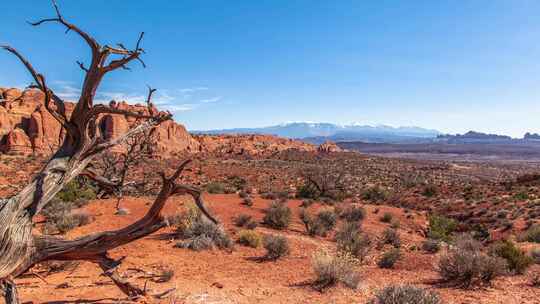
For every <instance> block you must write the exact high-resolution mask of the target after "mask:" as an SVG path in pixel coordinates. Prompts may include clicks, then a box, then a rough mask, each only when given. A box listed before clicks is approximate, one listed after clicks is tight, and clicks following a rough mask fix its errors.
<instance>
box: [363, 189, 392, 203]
mask: <svg viewBox="0 0 540 304" xmlns="http://www.w3.org/2000/svg"><path fill="white" fill-rule="evenodd" d="M362 198H363V199H365V200H366V201H370V202H373V203H377V202H381V201H385V200H386V199H387V198H388V193H387V192H386V191H385V190H383V189H382V188H380V187H379V186H375V187H371V188H368V189H367V190H365V191H364V192H363V193H362Z"/></svg>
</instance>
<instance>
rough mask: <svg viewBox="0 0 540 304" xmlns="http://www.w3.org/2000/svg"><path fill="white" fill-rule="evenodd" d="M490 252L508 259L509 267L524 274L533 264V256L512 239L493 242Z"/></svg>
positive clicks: (512, 270) (517, 272) (514, 271)
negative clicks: (518, 246)
mask: <svg viewBox="0 0 540 304" xmlns="http://www.w3.org/2000/svg"><path fill="white" fill-rule="evenodd" d="M489 252H490V254H491V255H493V256H497V257H500V258H503V259H505V260H506V263H507V265H508V269H509V270H510V271H511V272H513V273H516V274H523V273H524V272H525V270H527V268H528V267H529V266H531V265H532V263H533V259H532V257H530V256H528V255H527V254H525V252H524V251H522V250H521V249H519V248H517V247H516V245H515V244H514V243H513V242H512V241H510V240H504V241H501V242H498V243H495V244H493V246H492V247H491V248H490V250H489Z"/></svg>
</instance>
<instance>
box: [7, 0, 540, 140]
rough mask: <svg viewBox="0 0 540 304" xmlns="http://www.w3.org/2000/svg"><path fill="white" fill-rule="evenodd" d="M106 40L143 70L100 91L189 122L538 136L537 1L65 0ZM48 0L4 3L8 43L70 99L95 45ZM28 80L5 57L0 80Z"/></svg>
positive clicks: (194, 125)
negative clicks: (133, 50) (150, 102)
mask: <svg viewBox="0 0 540 304" xmlns="http://www.w3.org/2000/svg"><path fill="white" fill-rule="evenodd" d="M59 4H60V7H61V9H62V11H63V14H64V16H65V18H66V19H68V20H70V21H72V22H74V23H76V24H78V25H79V26H80V27H81V28H83V29H85V30H87V31H88V32H90V33H92V34H93V35H94V36H95V37H96V38H97V39H98V40H99V41H100V42H102V43H104V44H105V43H109V44H114V43H117V42H123V43H125V44H126V45H132V44H134V43H135V40H136V39H137V36H138V33H139V32H140V31H145V32H146V36H145V40H144V42H143V46H144V48H145V49H146V50H147V54H146V55H145V57H144V59H145V61H146V63H147V65H148V68H146V69H143V68H141V67H140V66H138V65H137V64H134V65H133V66H132V71H131V72H127V71H118V72H115V73H114V74H111V75H110V76H108V77H107V78H106V79H105V81H104V83H103V86H102V87H101V89H100V92H99V94H98V99H100V100H103V101H105V100H109V99H111V98H115V99H117V100H118V99H127V100H129V101H142V100H143V99H144V97H143V96H144V95H145V94H146V91H145V90H146V84H150V85H152V86H153V87H155V88H158V89H159V92H160V93H159V94H158V95H157V96H156V97H157V98H156V102H157V103H159V104H160V105H161V106H162V107H163V108H166V109H170V110H173V111H174V112H175V118H176V120H177V121H179V122H181V123H184V124H185V125H186V126H187V127H188V128H189V129H199V130H200V129H213V128H232V127H257V126H267V125H273V124H278V123H282V122H287V121H318V122H334V123H350V122H361V123H366V124H389V125H394V126H399V125H415V126H422V127H429V128H436V129H439V130H441V131H443V132H451V133H455V132H459V133H462V132H465V131H467V130H470V129H474V130H477V131H484V132H495V133H504V134H509V135H514V136H522V135H523V133H524V132H526V131H535V132H540V17H539V16H540V1H535V0H504V1H502V0H485V1H481V0H471V1H466V0H463V1H450V0H448V1H442V0H440V1H431V0H425V1H412V0H411V1H397V0H388V1H384V0H373V1H360V0H354V1H353V0H337V1H317V0H303V1H300V0H258V1H252V0H235V1H227V0H221V1H217V0H215V1H214V0H191V1H187V0H185V1H164V0H137V1H129V2H128V1H110V0H108V1H105V0H92V1H66V0H59ZM52 16H54V11H53V9H52V7H51V6H50V4H49V2H48V1H45V0H42V1H35V0H34V1H32V0H19V1H6V3H3V4H2V18H0V44H1V43H8V44H10V45H12V46H14V47H16V48H18V49H19V50H20V51H21V52H23V53H24V54H25V55H26V56H27V57H28V58H29V59H30V60H31V61H32V62H33V63H34V65H35V67H36V68H37V69H38V70H40V71H41V72H42V73H44V74H45V75H46V76H47V77H48V80H49V82H50V83H52V84H53V85H54V87H55V89H56V90H57V92H59V93H61V94H62V96H64V97H66V98H68V99H70V98H73V97H74V96H76V94H77V92H78V89H79V88H80V82H81V79H82V71H81V70H80V69H79V67H78V66H77V64H76V63H75V61H77V60H82V61H86V62H88V60H89V51H88V49H87V48H86V46H85V45H84V43H83V42H82V41H81V40H80V39H79V38H78V37H77V36H76V35H74V34H72V33H71V34H67V35H65V34H64V31H63V29H62V28H61V27H60V26H57V25H52V24H48V25H43V26H40V27H37V28H33V27H31V26H29V25H28V24H26V21H27V20H36V19H39V18H42V17H52ZM29 82H30V77H29V75H28V74H27V73H26V71H25V70H24V68H23V67H22V66H21V65H20V64H19V63H18V62H17V61H16V60H15V59H14V58H13V57H12V56H10V55H9V54H7V53H0V86H25V85H26V84H28V83H29Z"/></svg>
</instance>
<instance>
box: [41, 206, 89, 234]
mask: <svg viewBox="0 0 540 304" xmlns="http://www.w3.org/2000/svg"><path fill="white" fill-rule="evenodd" d="M73 209H74V205H73V203H72V202H70V201H63V200H60V199H57V198H54V199H53V200H52V201H51V202H50V203H49V204H48V205H47V206H46V207H45V208H44V209H43V210H42V211H41V214H42V215H43V216H45V218H46V223H45V226H44V230H43V232H44V233H45V234H55V233H62V234H63V233H66V232H68V231H70V230H72V229H74V228H77V227H80V226H84V225H87V224H89V223H90V222H92V217H91V216H90V215H89V214H88V213H85V212H74V210H73Z"/></svg>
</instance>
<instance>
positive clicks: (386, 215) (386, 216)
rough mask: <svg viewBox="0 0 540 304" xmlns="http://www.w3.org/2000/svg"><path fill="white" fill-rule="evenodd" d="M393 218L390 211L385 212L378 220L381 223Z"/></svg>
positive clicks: (388, 221)
mask: <svg viewBox="0 0 540 304" xmlns="http://www.w3.org/2000/svg"><path fill="white" fill-rule="evenodd" d="M393 218H394V215H393V214H392V213H390V212H385V213H384V214H383V215H382V216H381V217H380V218H379V220H380V221H381V222H383V223H390V222H391V221H392V219H393Z"/></svg>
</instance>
